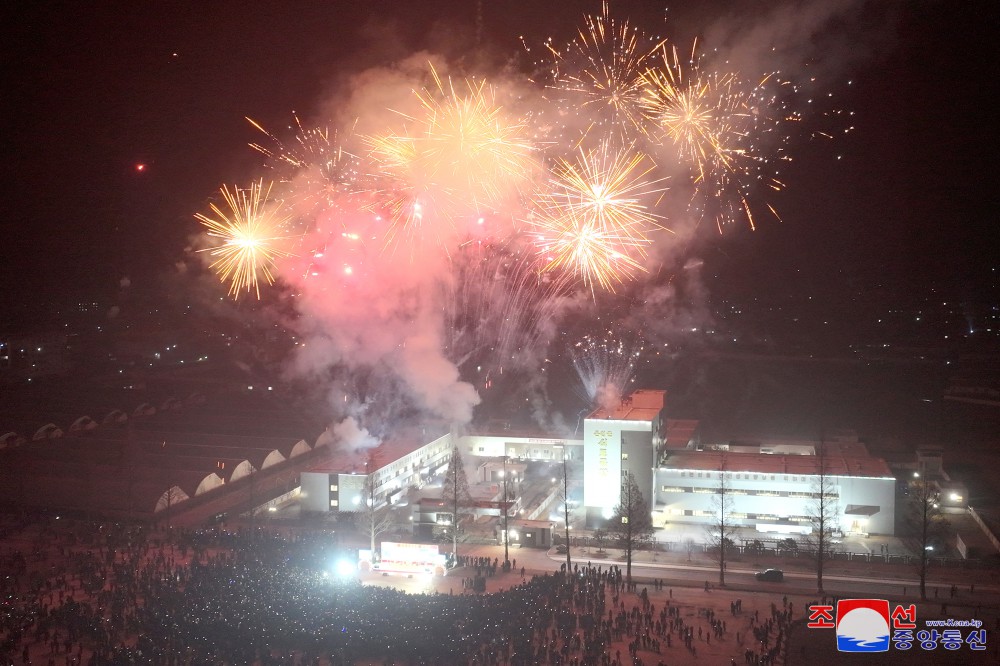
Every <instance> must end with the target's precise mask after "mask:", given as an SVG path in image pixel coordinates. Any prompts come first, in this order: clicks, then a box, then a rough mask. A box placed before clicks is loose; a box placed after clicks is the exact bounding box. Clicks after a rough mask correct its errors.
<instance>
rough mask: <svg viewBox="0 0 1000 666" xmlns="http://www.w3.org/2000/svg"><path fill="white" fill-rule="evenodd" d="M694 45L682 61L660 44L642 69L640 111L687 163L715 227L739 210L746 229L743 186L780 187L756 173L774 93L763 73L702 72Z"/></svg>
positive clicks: (771, 125)
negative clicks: (657, 57)
mask: <svg viewBox="0 0 1000 666" xmlns="http://www.w3.org/2000/svg"><path fill="white" fill-rule="evenodd" d="M696 48H697V42H696V43H694V44H693V45H692V49H691V55H690V57H689V59H688V64H687V66H685V65H684V63H683V62H682V60H681V58H680V57H679V55H678V52H677V50H676V48H671V49H669V50H668V49H667V48H666V47H665V46H664V47H663V58H662V62H663V65H662V66H661V67H656V68H650V69H648V70H646V72H645V73H644V74H643V79H644V81H645V84H646V88H645V95H644V97H643V100H642V107H643V111H644V113H645V114H646V116H647V118H648V119H649V120H650V121H651V122H652V123H653V124H655V126H656V127H658V128H659V131H660V135H661V138H662V140H663V141H664V142H666V143H668V144H670V145H672V146H673V147H674V148H675V149H676V151H677V158H678V162H679V163H680V164H684V165H687V166H688V168H689V170H690V172H691V180H692V183H693V184H694V185H695V187H696V188H697V190H699V191H701V192H702V193H703V195H704V196H702V197H699V198H698V202H699V204H700V205H702V206H705V207H706V208H715V209H716V212H717V223H718V224H719V225H720V229H721V225H722V224H723V223H724V222H725V221H727V220H729V219H732V218H734V217H735V216H736V215H745V217H746V219H747V220H748V221H749V223H750V225H751V227H752V226H753V225H754V222H753V214H752V212H751V209H750V204H749V192H750V190H751V189H752V188H751V184H752V183H755V182H757V181H761V180H763V181H766V185H767V186H768V187H770V188H771V189H780V187H781V184H780V181H778V180H777V179H776V178H774V177H765V176H764V173H765V169H766V167H767V165H768V163H769V162H770V160H771V156H770V155H769V154H768V153H766V152H765V151H764V150H763V148H762V143H763V141H762V139H763V136H764V135H765V134H768V133H770V132H773V131H774V130H775V128H776V127H777V126H778V125H780V122H781V121H782V120H783V119H784V116H783V114H781V113H780V111H779V109H778V107H779V106H780V105H778V104H777V102H776V99H777V98H776V97H775V96H769V95H768V94H766V88H767V84H768V82H769V81H770V79H771V77H770V76H765V77H763V78H762V79H761V81H759V82H758V83H756V84H750V83H748V82H746V81H743V80H742V79H740V78H739V77H738V76H737V75H736V74H735V73H732V72H714V71H706V70H703V69H702V68H701V67H700V65H699V64H698V58H697V56H696V55H695V51H696ZM709 201H713V202H715V205H714V206H708V205H707V204H708V202H709ZM772 210H773V209H772Z"/></svg>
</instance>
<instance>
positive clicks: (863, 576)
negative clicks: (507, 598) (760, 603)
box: [461, 546, 1000, 605]
mask: <svg viewBox="0 0 1000 666" xmlns="http://www.w3.org/2000/svg"><path fill="white" fill-rule="evenodd" d="M461 552H462V553H464V554H467V555H476V556H482V557H491V558H499V559H500V560H501V561H503V547H502V546H464V547H463V548H462V550H461ZM611 552H615V553H617V552H618V551H611ZM570 555H571V557H572V560H573V561H574V562H576V563H581V564H584V563H587V562H589V563H591V564H593V565H595V566H597V565H603V566H610V565H616V566H619V567H622V568H624V567H625V563H624V562H623V561H622V560H621V559H618V558H617V557H603V558H599V557H597V556H595V555H594V553H593V552H592V551H590V549H586V548H573V550H572V551H571V553H570ZM510 557H511V559H512V560H516V561H517V566H518V567H522V566H523V567H526V568H527V569H529V570H537V571H552V570H554V569H557V568H558V567H559V565H560V564H561V563H564V562H565V561H566V556H565V555H559V554H557V553H555V552H554V550H550V551H545V550H538V549H529V548H512V549H510ZM651 557H652V555H651V554H650V553H642V554H641V556H640V557H639V558H636V559H635V560H633V563H632V575H633V576H634V577H638V578H661V579H664V580H667V581H669V582H670V583H672V584H675V585H683V586H701V585H703V584H704V582H705V581H706V580H707V581H709V582H710V583H711V584H712V585H713V586H716V587H717V586H718V579H719V567H718V565H717V564H715V563H714V562H710V561H706V560H705V559H702V560H699V559H698V558H694V559H693V560H692V562H690V563H687V562H682V563H677V562H670V561H652V560H650V558H651ZM657 557H660V558H662V557H663V556H662V555H659V556H657ZM726 569H727V570H726V587H727V588H729V589H733V590H738V589H739V590H756V591H761V592H781V593H787V594H792V593H794V594H802V595H810V594H815V592H816V575H815V573H814V572H811V571H810V572H799V571H789V570H787V569H786V570H785V581H784V582H783V583H764V582H760V581H758V580H756V578H755V577H754V574H755V573H756V570H755V569H752V568H748V567H747V565H746V564H745V563H737V564H736V565H735V566H732V567H730V566H728V565H727V567H726ZM899 573H900V572H899V571H896V570H893V571H892V572H891V573H890V572H887V571H885V570H882V569H880V568H873V569H871V570H870V572H869V570H866V569H863V568H861V567H857V570H856V571H854V572H851V573H849V574H846V573H839V572H838V573H831V574H826V575H824V576H823V587H824V589H825V590H826V591H827V593H829V594H831V595H836V596H839V597H844V596H849V595H854V596H863V597H870V596H876V597H880V598H893V599H895V598H900V599H903V598H912V599H917V598H919V585H920V582H919V580H918V579H917V578H915V577H912V576H904V577H898V578H897V577H895V576H894V575H892V574H895V575H899ZM904 573H905V572H904ZM947 573H952V574H956V576H955V580H954V584H956V585H959V590H958V594H957V595H956V597H955V598H954V599H952V597H951V596H950V587H951V584H952V582H947V581H941V580H937V581H934V582H931V581H929V582H928V585H927V597H928V600H929V601H933V600H935V599H937V600H938V601H940V602H947V603H958V604H970V605H978V604H983V605H1000V585H997V584H996V582H995V581H992V580H986V581H984V580H980V581H979V582H978V583H976V582H975V578H971V581H972V582H968V581H969V580H970V577H969V574H970V573H972V574H976V573H977V572H974V571H973V572H969V571H955V572H947ZM978 573H979V575H980V576H982V572H978ZM957 574H964V575H962V576H958V575H957ZM970 584H974V585H975V588H974V593H973V592H970V588H969V585H970ZM935 592H936V593H937V596H935Z"/></svg>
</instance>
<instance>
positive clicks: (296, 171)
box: [246, 114, 360, 210]
mask: <svg viewBox="0 0 1000 666" xmlns="http://www.w3.org/2000/svg"><path fill="white" fill-rule="evenodd" d="M292 117H293V118H294V120H295V127H294V129H295V137H294V140H293V141H290V142H288V143H285V142H283V141H282V140H281V139H279V138H278V137H276V136H275V135H273V134H271V133H270V132H268V131H267V130H266V129H264V127H263V126H262V125H261V124H260V123H258V122H257V121H255V120H253V119H252V118H247V119H246V120H247V122H249V123H250V124H251V125H253V126H254V127H255V128H256V129H258V130H260V132H261V133H262V134H264V136H266V137H267V138H268V139H270V143H271V147H270V148H269V147H267V146H264V145H262V144H259V143H251V144H250V147H251V148H253V149H254V150H256V151H257V152H259V153H260V154H262V155H264V156H265V157H266V158H267V159H268V163H269V165H270V166H271V167H272V168H274V169H276V170H278V171H279V173H280V180H281V182H282V183H283V184H285V185H286V187H285V190H286V191H287V192H288V193H289V200H290V203H292V204H296V203H298V204H304V205H305V206H306V209H307V210H308V209H310V208H316V207H327V208H328V207H335V206H337V205H338V204H339V203H340V201H341V199H342V198H343V197H344V196H345V195H347V194H350V193H352V192H354V191H355V190H356V189H357V188H358V182H359V179H360V174H359V170H358V159H357V157H356V156H355V155H354V154H352V153H350V152H348V151H347V150H346V149H345V148H344V147H343V145H342V144H341V143H339V141H338V137H337V133H336V132H331V131H330V130H329V128H327V127H311V128H306V127H305V126H303V124H302V121H301V120H300V119H299V117H298V116H297V115H294V114H293V116H292Z"/></svg>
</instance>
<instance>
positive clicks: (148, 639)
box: [0, 517, 790, 666]
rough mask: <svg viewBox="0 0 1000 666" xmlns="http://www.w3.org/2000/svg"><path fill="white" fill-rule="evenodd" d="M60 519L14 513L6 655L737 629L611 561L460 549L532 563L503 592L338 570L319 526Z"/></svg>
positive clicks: (415, 659) (650, 649) (154, 654)
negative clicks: (23, 523) (684, 606)
mask: <svg viewBox="0 0 1000 666" xmlns="http://www.w3.org/2000/svg"><path fill="white" fill-rule="evenodd" d="M52 520H54V519H52V518H51V517H49V519H48V521H49V522H48V524H47V525H46V526H44V527H42V528H41V530H40V531H38V530H37V526H36V527H35V528H33V529H34V531H33V532H32V531H31V530H27V529H25V530H24V531H23V533H24V534H28V533H29V532H30V533H31V534H32V536H31V537H30V538H29V537H27V536H25V537H23V538H19V537H18V534H19V531H18V529H17V528H16V526H15V527H14V528H13V529H12V528H11V526H10V525H8V529H7V531H6V534H5V538H3V539H2V540H0V546H2V548H3V550H0V558H2V559H0V564H2V565H3V571H4V572H5V576H4V578H3V580H2V584H0V592H2V595H3V599H2V603H0V663H2V664H15V663H18V664H26V665H27V664H42V665H43V666H44V665H45V664H49V665H52V666H56V665H58V666H63V665H64V664H65V665H66V666H70V665H73V664H94V665H106V664H162V665H172V664H192V665H197V664H260V665H262V666H263V665H269V664H354V663H358V662H361V661H367V662H369V663H371V662H372V661H376V662H381V663H385V664H472V665H476V666H499V665H500V664H504V665H511V666H521V665H524V666H527V665H529V664H555V665H557V666H583V665H584V664H592V665H595V666H625V665H626V664H637V663H643V662H642V660H641V659H640V654H639V653H640V652H644V653H647V657H646V658H647V659H648V658H649V657H648V653H652V654H653V655H654V657H653V659H659V663H661V664H663V663H666V662H667V661H668V660H669V655H670V654H671V652H672V651H674V650H687V651H690V652H691V653H692V654H696V653H697V644H698V642H699V641H704V642H707V643H710V642H711V640H712V639H713V638H714V639H715V640H717V641H723V640H732V638H731V636H730V635H729V634H730V632H729V631H728V629H727V626H726V623H725V621H723V620H721V619H718V618H716V617H715V616H714V613H712V612H710V611H708V610H707V609H705V610H704V612H703V613H700V614H699V616H698V617H697V618H696V619H692V618H690V617H688V618H687V619H685V617H684V616H682V614H681V613H680V612H679V607H678V606H677V605H672V604H671V598H672V591H671V593H670V596H671V598H667V599H665V602H664V603H662V604H660V606H659V607H657V605H656V604H655V603H654V602H653V601H652V599H651V596H650V594H649V593H648V592H647V590H646V589H645V588H643V589H641V590H640V589H639V587H638V584H637V583H636V582H635V581H633V582H632V583H631V584H630V583H627V582H626V581H625V580H624V579H623V576H622V573H621V571H620V570H619V569H618V568H617V567H614V566H612V567H610V568H601V567H591V566H580V565H576V566H574V567H573V569H572V571H569V570H567V569H566V567H565V565H562V567H561V568H560V570H558V571H554V572H552V573H543V574H536V575H534V576H527V577H525V575H524V574H525V572H524V570H523V567H522V569H521V570H520V571H518V570H516V568H515V567H516V562H512V563H511V564H510V565H508V566H505V565H503V564H501V563H499V562H498V560H497V559H492V560H490V559H489V558H463V559H462V560H460V561H459V562H458V564H459V570H458V571H457V572H455V573H454V574H453V575H456V576H463V577H466V579H467V580H475V579H478V578H481V577H491V576H494V575H496V573H497V570H498V568H499V570H500V571H501V572H505V571H512V572H513V573H514V574H517V573H520V574H521V576H520V577H515V578H513V579H511V580H512V581H513V584H512V586H511V587H509V588H508V589H505V590H503V591H501V592H495V593H492V594H480V593H478V592H481V589H476V588H475V586H463V588H464V589H463V590H462V591H461V592H459V593H457V594H456V593H454V592H453V593H451V594H407V593H403V592H400V591H397V590H394V589H391V588H383V587H374V586H362V585H361V584H360V583H359V582H358V580H357V579H356V578H355V579H353V580H347V581H344V580H341V579H339V578H337V577H336V576H331V575H330V569H331V564H332V562H333V561H334V560H335V559H336V557H337V556H338V548H337V545H336V544H335V543H334V541H333V540H332V539H331V538H330V535H329V534H328V533H323V532H319V531H317V532H309V533H296V534H291V535H289V534H281V533H276V532H273V531H264V530H255V531H253V532H244V533H233V532H227V531H225V530H223V529H218V528H216V529H212V530H195V531H190V530H170V531H166V530H151V529H149V528H147V527H143V526H135V525H133V526H127V525H115V524H94V523H85V522H83V521H80V522H78V523H76V524H74V525H67V524H66V521H64V523H63V524H62V525H59V526H57V525H55V524H53V523H52ZM29 524H30V523H29ZM661 588H662V585H660V584H659V582H655V583H654V590H661ZM661 596H666V595H661ZM737 607H738V605H737V604H736V603H735V602H734V605H733V606H732V607H731V608H732V609H733V614H734V615H736V614H737V611H736V608H737ZM787 611H788V615H787V617H790V609H787ZM786 619H787V618H786V617H782V618H781V619H780V620H779V619H777V616H775V617H772V618H771V619H768V620H766V621H765V622H761V623H756V622H754V624H753V626H754V629H753V630H754V633H755V634H760V635H758V636H756V638H757V639H758V640H757V644H758V645H763V646H765V647H766V648H767V652H766V653H760V654H758V653H757V652H753V654H754V661H753V663H770V662H771V661H772V660H773V653H774V652H775V651H776V650H777V649H778V646H779V645H780V643H781V640H782V639H781V636H782V634H781V631H782V627H783V626H784V622H785V620H786ZM775 627H777V631H778V634H777V640H775V641H773V642H772V643H769V641H770V640H771V639H770V636H771V632H772V630H773V629H774V628H775ZM696 636H697V638H696ZM737 640H739V635H738V634H737ZM615 644H618V646H617V647H616V646H615ZM622 646H625V647H626V652H627V654H625V655H623V654H622V649H620V648H621V647H622ZM754 647H755V648H756V647H757V646H754ZM748 649H749V648H748ZM646 663H652V662H650V661H647V662H646ZM748 663H751V662H750V661H748Z"/></svg>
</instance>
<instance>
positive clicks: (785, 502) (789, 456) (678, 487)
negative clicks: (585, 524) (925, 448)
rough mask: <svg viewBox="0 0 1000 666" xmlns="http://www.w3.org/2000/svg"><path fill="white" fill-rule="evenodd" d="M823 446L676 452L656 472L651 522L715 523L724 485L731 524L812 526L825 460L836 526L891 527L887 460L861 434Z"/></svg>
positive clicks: (857, 529)
mask: <svg viewBox="0 0 1000 666" xmlns="http://www.w3.org/2000/svg"><path fill="white" fill-rule="evenodd" d="M818 446H819V444H818V443H817V444H816V445H815V447H813V446H809V447H801V445H800V448H808V449H809V450H808V452H803V451H801V450H800V451H799V452H798V453H762V452H759V451H758V452H748V451H745V450H743V451H733V450H729V451H726V450H711V451H695V450H683V451H676V452H672V453H671V454H670V455H669V456H668V458H667V459H666V460H665V462H664V463H663V466H662V467H659V468H657V470H656V472H655V493H654V495H655V502H654V504H653V519H654V523H656V524H658V525H664V524H667V523H695V524H705V525H710V524H717V523H718V522H719V520H720V516H719V513H718V512H719V509H718V507H719V501H718V497H719V494H720V488H722V487H723V486H724V487H725V492H726V502H725V505H726V510H727V522H728V523H729V524H730V525H733V526H740V527H750V528H755V529H756V530H758V531H761V532H776V533H787V534H808V533H810V532H811V531H812V523H813V520H814V518H815V517H816V516H817V514H818V497H819V494H818V492H819V478H820V470H821V465H822V469H825V475H826V479H825V485H826V487H827V493H828V499H829V500H832V506H833V508H834V509H835V515H836V526H835V529H839V530H841V531H843V532H845V533H859V534H892V533H893V531H894V521H895V485H896V479H895V478H894V477H893V476H892V474H891V472H890V471H889V467H888V465H887V464H886V463H885V461H884V460H882V459H880V458H875V457H873V456H871V455H869V454H868V451H867V450H866V449H865V446H864V444H862V443H860V442H858V441H856V440H855V441H853V442H852V441H844V442H827V443H824V444H823V445H822V446H823V449H822V450H823V456H822V457H821V456H819V455H816V450H817V449H818ZM734 448H736V447H734ZM739 448H744V447H739ZM745 448H749V447H745ZM764 448H765V447H762V448H761V450H764ZM723 474H724V475H725V478H724V481H725V483H724V484H723V478H722V475H723Z"/></svg>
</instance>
